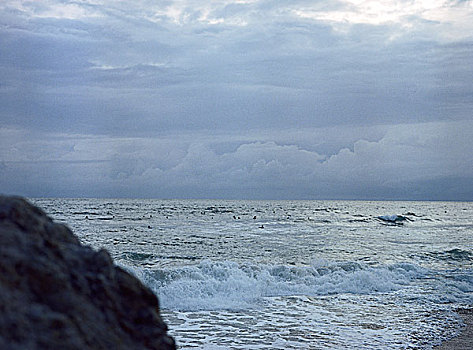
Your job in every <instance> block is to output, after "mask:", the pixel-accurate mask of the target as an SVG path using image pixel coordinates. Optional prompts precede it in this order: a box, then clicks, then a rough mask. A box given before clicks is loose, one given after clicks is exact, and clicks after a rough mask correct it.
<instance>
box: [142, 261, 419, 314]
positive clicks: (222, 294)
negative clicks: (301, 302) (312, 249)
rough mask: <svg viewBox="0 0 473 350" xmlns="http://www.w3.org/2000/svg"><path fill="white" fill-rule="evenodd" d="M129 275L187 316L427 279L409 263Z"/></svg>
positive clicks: (233, 266) (207, 266) (199, 268)
mask: <svg viewBox="0 0 473 350" xmlns="http://www.w3.org/2000/svg"><path fill="white" fill-rule="evenodd" d="M133 272H134V273H135V274H137V275H138V277H140V278H141V279H142V280H143V282H144V283H146V284H147V285H148V286H149V287H150V288H151V289H152V290H153V291H154V292H155V293H156V294H157V295H158V296H159V299H160V303H161V306H162V307H163V308H166V309H173V310H185V311H193V310H216V309H246V308H248V307H252V306H254V305H255V302H257V301H258V300H260V299H261V298H264V297H276V296H290V295H308V296H316V295H332V294H340V293H351V294H369V293H378V292H391V291H395V290H399V289H401V288H403V287H405V286H407V285H409V284H410V282H411V281H412V280H413V279H416V278H421V277H422V276H424V274H425V272H424V270H423V269H422V268H420V267H418V266H416V265H413V264H407V263H404V264H394V265H390V266H384V267H369V266H366V265H363V264H360V263H355V262H346V263H326V262H322V263H321V262H313V263H312V264H311V265H310V266H284V265H255V264H238V263H235V262H231V261H221V262H220V261H210V260H205V261H202V262H200V263H199V264H198V265H193V266H185V267H180V268H174V269H163V270H144V269H140V270H137V269H136V268H133Z"/></svg>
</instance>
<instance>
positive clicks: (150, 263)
mask: <svg viewBox="0 0 473 350" xmlns="http://www.w3.org/2000/svg"><path fill="white" fill-rule="evenodd" d="M32 201H33V202H34V203H35V204H37V205H39V206H40V207H42V208H43V209H44V210H45V211H46V212H47V213H48V214H49V215H50V216H51V217H52V218H53V219H55V220H56V221H58V222H63V223H66V224H67V225H68V226H69V227H70V228H71V229H72V230H73V232H74V233H75V234H76V235H77V236H78V237H79V238H80V240H81V242H82V243H84V244H87V245H90V246H92V247H93V248H96V249H99V248H105V249H107V250H108V251H109V252H110V254H111V255H112V257H113V258H114V260H115V262H116V263H117V264H118V265H119V266H122V267H123V268H125V269H127V270H128V271H130V272H132V273H133V274H135V275H136V276H137V277H138V278H140V279H141V280H142V281H143V282H144V283H145V284H146V285H147V286H149V287H150V288H151V289H152V290H153V291H154V292H155V293H156V295H157V296H158V297H159V300H160V306H161V313H162V316H163V319H164V320H165V321H166V323H167V324H168V326H169V333H170V334H171V335H172V336H174V337H175V339H176V341H177V344H178V346H179V348H180V349H219V350H220V349H431V348H432V346H434V345H436V344H439V343H440V341H441V340H442V339H448V338H451V337H453V336H455V335H456V334H457V333H458V332H459V330H460V329H461V326H462V321H461V318H460V317H459V315H458V314H457V313H456V310H458V308H465V307H471V306H472V303H473V244H472V242H473V203H470V202H390V201H372V202H369V201H232V200H228V201H227V200H149V199H146V200H143V199H134V200H132V199H32Z"/></svg>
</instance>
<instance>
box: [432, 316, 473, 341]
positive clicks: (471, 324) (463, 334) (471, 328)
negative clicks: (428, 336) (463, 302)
mask: <svg viewBox="0 0 473 350" xmlns="http://www.w3.org/2000/svg"><path fill="white" fill-rule="evenodd" d="M457 312H458V314H459V315H460V316H461V318H462V319H463V323H464V324H465V325H464V326H463V327H462V328H461V330H460V333H459V334H458V335H457V336H456V337H454V338H452V339H449V340H446V341H444V342H442V344H440V345H438V346H434V347H433V349H435V350H470V349H473V309H459V310H458V311H457Z"/></svg>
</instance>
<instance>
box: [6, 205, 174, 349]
mask: <svg viewBox="0 0 473 350" xmlns="http://www.w3.org/2000/svg"><path fill="white" fill-rule="evenodd" d="M166 331H167V327H166V325H165V323H164V322H163V320H162V319H161V317H160V314H159V305H158V299H157V298H156V296H155V295H154V294H153V292H152V291H151V290H150V289H148V288H147V287H145V286H144V285H143V284H142V283H141V282H140V281H139V280H138V279H136V278H135V277H133V276H132V275H130V274H129V273H127V272H126V271H124V270H123V269H121V268H120V267H117V266H115V265H114V264H113V262H112V259H111V258H110V255H109V254H108V253H107V252H106V251H105V250H99V251H95V250H93V249H91V248H90V247H86V246H83V245H81V244H80V243H79V240H78V239H77V237H76V236H74V235H73V233H72V232H71V231H70V230H69V229H68V228H67V227H66V226H64V225H61V224H58V223H54V222H53V221H52V220H51V219H50V218H49V217H48V216H47V215H46V214H45V213H44V212H43V211H42V210H41V209H39V208H37V207H35V206H33V205H31V204H30V203H28V202H27V201H26V200H24V199H22V198H19V197H4V196H0V349H22V350H23V349H80V350H83V349H174V348H175V345H174V341H173V339H172V338H171V337H169V336H168V335H167V334H166Z"/></svg>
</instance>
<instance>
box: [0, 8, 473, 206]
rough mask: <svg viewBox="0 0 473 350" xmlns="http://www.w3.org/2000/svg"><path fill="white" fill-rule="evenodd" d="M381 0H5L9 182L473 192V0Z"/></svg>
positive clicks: (178, 189) (236, 190)
mask: <svg viewBox="0 0 473 350" xmlns="http://www.w3.org/2000/svg"><path fill="white" fill-rule="evenodd" d="M372 4H373V2H371V1H365V2H363V3H359V4H357V3H355V2H353V1H348V0H340V1H330V2H325V3H314V2H313V1H303V0H301V1H241V2H234V1H226V0H221V1H215V2H203V1H197V0H194V1H191V0H188V1H157V2H156V1H144V2H139V3H135V2H133V3H131V2H114V3H110V2H104V1H98V0H97V1H80V2H77V1H76V2H72V1H71V2H60V1H55V0H48V1H42V2H26V1H4V2H3V3H2V4H1V5H0V33H1V35H0V45H1V47H2V50H1V51H0V74H1V76H2V81H1V82H0V122H1V123H0V127H3V129H2V135H3V136H4V137H3V138H2V140H1V141H0V146H1V147H2V148H3V149H4V150H3V151H2V152H1V153H0V154H1V157H0V162H1V163H0V164H2V165H1V166H0V171H1V172H2V174H3V178H2V182H1V187H0V188H2V189H4V191H12V192H16V191H18V192H21V193H24V194H30V193H31V194H37V195H47V194H48V193H55V194H57V195H68V194H70V195H81V194H83V195H93V194H94V193H100V194H101V195H104V196H105V195H107V196H111V195H113V194H116V195H123V196H169V197H172V196H180V197H185V196H186V194H188V195H189V196H196V197H199V196H211V197H212V196H218V197H224V196H230V197H238V196H243V197H244V196H256V197H278V196H280V197H284V198H291V197H298V198H302V197H331V196H336V197H347V198H348V197H349V198H358V197H363V198H365V197H366V198H374V197H376V198H382V197H383V193H384V194H385V195H386V196H387V197H390V198H397V197H409V195H410V194H413V193H417V194H416V196H417V197H416V198H424V197H425V198H430V197H429V193H432V196H433V197H435V198H443V197H445V198H447V197H448V198H469V197H468V195H467V194H468V193H471V189H469V188H465V192H464V193H465V194H464V195H462V192H461V190H459V189H458V188H459V185H458V184H460V183H461V184H466V183H468V179H471V176H472V173H471V171H470V170H471V169H469V168H468V165H469V164H470V165H471V164H472V160H471V159H469V158H468V157H467V156H466V153H468V151H466V149H463V148H462V147H463V146H462V144H466V145H469V146H471V145H470V143H471V142H470V141H469V139H468V138H466V137H464V130H465V125H466V130H471V127H470V124H468V122H467V121H468V120H469V119H470V118H471V110H472V107H473V106H472V104H473V101H472V99H471V96H472V95H473V89H472V84H471V76H472V74H473V67H472V65H471V60H472V57H473V45H472V43H473V41H472V35H471V33H472V32H473V31H472V30H473V28H472V26H473V25H472V23H473V9H472V8H471V6H470V5H471V2H470V1H467V2H445V3H443V2H442V1H438V2H435V3H433V4H432V5H431V6H430V7H428V8H422V6H420V5H418V4H416V2H414V1H407V0H406V1H404V2H403V6H402V9H397V10H396V11H393V8H392V7H389V6H390V3H389V2H383V3H382V4H381V5H380V6H378V9H377V10H376V11H375V12H374V10H373V9H374V7H373V6H371V5H372ZM465 123H466V124H465ZM424 134H426V135H430V136H429V137H430V138H431V139H430V140H431V142H430V141H428V140H427V141H426V140H424V141H423V142H424V143H422V142H421V141H419V140H421V139H422V137H423V136H422V135H424ZM405 138H410V139H411V140H417V141H416V142H414V143H412V144H409V143H408V142H407V141H405ZM445 140H448V142H446V141H445ZM429 142H430V143H429ZM90 145H93V147H91V146H90ZM89 146H90V147H89ZM459 149H461V150H462V152H460V151H458V150H459ZM389 154H391V156H389ZM401 154H402V157H401ZM446 169H448V170H449V171H447V170H446ZM348 170H349V171H348ZM28 172H34V173H35V174H37V176H28V175H27V173H28ZM19 174H22V175H21V176H19ZM78 175H80V178H79V177H78ZM61 177H64V180H63V182H62V181H61V182H60V183H58V181H56V179H58V178H61ZM71 179H74V181H72V180H71ZM438 184H443V185H442V188H445V189H448V188H450V190H445V192H442V190H441V189H438V186H437V185H438ZM436 186H437V187H436ZM467 187H468V186H467ZM413 188H416V189H418V190H416V191H417V192H415V191H413ZM429 191H430V192H429ZM434 192H435V193H436V194H435V195H434ZM442 193H443V194H442ZM442 196H443V197H442ZM433 197H432V198H433Z"/></svg>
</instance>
